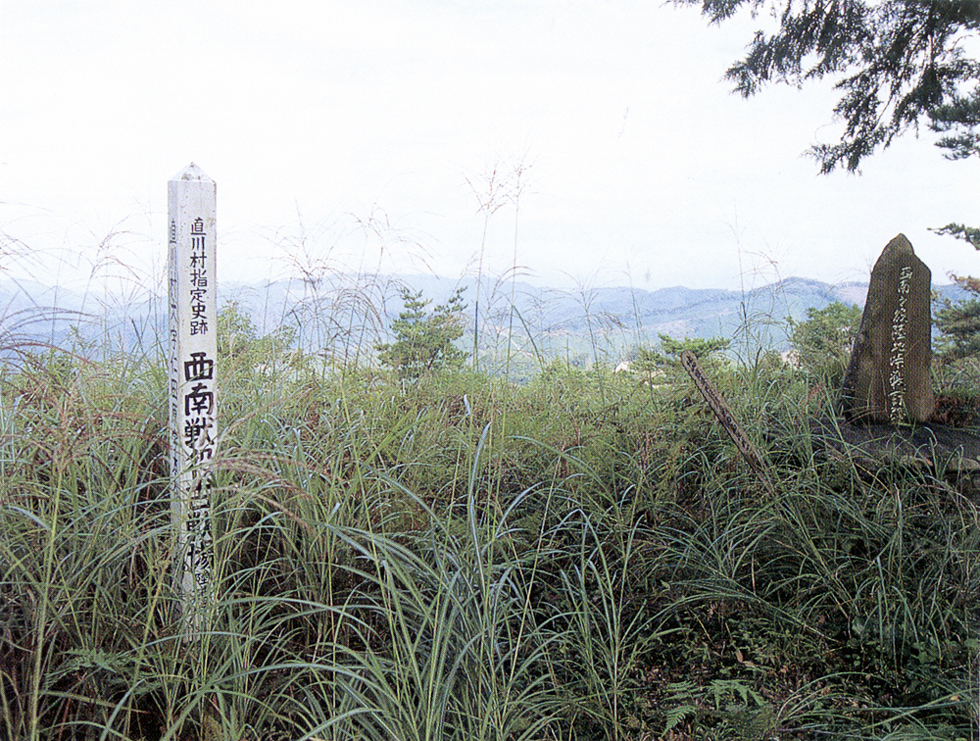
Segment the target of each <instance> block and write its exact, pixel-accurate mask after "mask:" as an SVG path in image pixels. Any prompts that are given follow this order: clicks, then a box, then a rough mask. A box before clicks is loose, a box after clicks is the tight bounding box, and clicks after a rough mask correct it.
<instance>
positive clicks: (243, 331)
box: [217, 301, 297, 372]
mask: <svg viewBox="0 0 980 741" xmlns="http://www.w3.org/2000/svg"><path fill="white" fill-rule="evenodd" d="M217 332H218V337H217V345H218V357H219V358H220V359H222V360H224V361H227V362H229V363H230V369H231V370H232V371H239V370H242V371H249V372H251V371H253V370H254V369H255V367H256V366H258V365H260V364H262V365H268V366H271V367H273V368H275V367H285V366H287V365H291V364H292V363H294V362H295V361H296V360H297V357H296V356H295V355H294V353H293V352H292V349H291V348H292V347H293V345H294V343H295V341H296V330H295V328H293V327H290V326H287V325H282V326H280V327H278V328H277V329H275V330H274V331H273V332H270V333H269V334H266V335H264V336H262V337H260V336H259V334H258V330H257V329H256V327H255V323H254V322H253V321H252V318H251V317H250V316H249V315H248V314H247V313H246V312H245V311H244V310H243V309H242V307H241V306H240V305H239V304H238V302H237V301H232V302H230V303H228V304H226V305H225V306H223V307H222V308H221V310H220V311H219V312H218V323H217Z"/></svg>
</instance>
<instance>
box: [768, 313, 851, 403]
mask: <svg viewBox="0 0 980 741" xmlns="http://www.w3.org/2000/svg"><path fill="white" fill-rule="evenodd" d="M786 321H787V322H788V323H789V328H790V333H789V341H790V344H792V346H793V349H794V350H795V351H796V353H797V363H798V365H799V367H800V369H801V370H803V371H805V372H806V373H808V374H811V375H814V376H818V377H820V378H822V379H824V380H826V381H827V382H828V383H830V384H831V385H833V384H838V383H840V381H842V380H843V379H844V371H845V370H846V368H847V363H848V360H849V359H850V355H851V344H852V343H853V342H854V338H855V337H857V333H858V328H859V326H860V325H861V308H860V307H859V306H855V305H853V304H844V303H841V302H840V301H834V302H833V303H832V304H830V305H828V306H826V307H824V308H823V309H816V308H813V307H811V308H809V309H807V310H806V319H805V320H803V321H800V322H798V321H795V320H794V319H793V318H792V317H789V318H787V320H786Z"/></svg>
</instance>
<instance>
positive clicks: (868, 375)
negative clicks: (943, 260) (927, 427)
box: [841, 234, 935, 425]
mask: <svg viewBox="0 0 980 741" xmlns="http://www.w3.org/2000/svg"><path fill="white" fill-rule="evenodd" d="M931 278H932V276H931V273H930V271H929V268H928V267H926V265H925V264H924V263H923V262H922V261H921V260H920V259H919V258H918V257H916V256H915V252H914V251H913V250H912V245H911V244H910V243H909V241H908V239H906V238H905V236H904V235H902V234H899V235H898V236H897V237H895V238H894V239H893V240H892V241H891V242H889V243H888V244H887V245H886V246H885V249H884V250H883V251H882V253H881V256H880V257H879V258H878V261H877V262H876V263H875V265H874V268H873V269H872V271H871V282H870V285H869V286H868V299H867V301H866V302H865V305H864V314H863V315H862V317H861V326H860V328H859V330H858V336H857V338H856V339H855V341H854V348H853V350H852V351H851V359H850V362H849V363H848V365H847V371H846V373H845V374H844V383H843V385H842V387H841V407H842V411H843V413H844V415H845V416H846V417H847V418H848V419H850V420H851V421H854V422H877V423H886V424H891V425H900V424H908V423H915V422H926V421H928V420H929V418H930V417H931V416H932V412H933V407H934V405H935V398H934V396H933V391H932V379H931V375H930V374H931V365H932V316H931V308H930V301H931V295H930V291H931Z"/></svg>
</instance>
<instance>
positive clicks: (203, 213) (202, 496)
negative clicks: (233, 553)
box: [167, 162, 218, 640]
mask: <svg viewBox="0 0 980 741" xmlns="http://www.w3.org/2000/svg"><path fill="white" fill-rule="evenodd" d="M167 185H168V187H167V196H168V199H167V201H168V207H169V238H168V243H169V260H168V263H169V264H168V267H169V276H170V279H169V303H170V312H169V313H170V325H169V335H170V360H169V368H168V371H169V373H168V376H169V396H170V467H171V475H172V482H173V483H172V487H173V492H172V498H171V512H172V517H173V523H174V527H175V529H176V530H177V551H178V552H177V553H176V554H175V558H174V559H173V563H174V579H175V581H176V584H177V587H178V590H179V592H180V594H181V610H182V615H183V621H184V631H185V639H187V640H189V639H190V638H191V637H192V635H193V633H195V632H197V631H199V630H201V629H202V628H203V626H204V623H205V619H206V617H207V614H208V611H209V608H210V605H211V604H212V603H213V598H214V594H213V587H212V584H211V567H212V562H213V558H214V555H213V544H212V540H211V501H210V494H211V489H212V486H213V482H212V476H211V473H210V470H209V467H208V463H209V462H210V460H211V459H212V458H213V457H214V453H215V441H216V439H217V400H216V398H215V397H216V394H215V380H216V375H217V374H216V357H217V335H216V332H217V318H218V316H217V314H218V310H217V299H216V296H215V274H214V270H215V194H216V188H215V183H214V181H213V180H212V179H211V178H209V177H208V176H207V175H205V174H204V172H203V171H202V170H201V169H200V168H199V167H198V166H197V165H195V164H194V163H193V162H192V163H191V164H190V165H188V166H187V167H186V168H185V169H184V170H183V171H182V172H180V173H179V174H178V175H177V176H176V177H175V178H174V179H173V180H171V181H170V182H169V183H168V184H167Z"/></svg>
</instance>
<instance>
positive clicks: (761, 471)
mask: <svg viewBox="0 0 980 741" xmlns="http://www.w3.org/2000/svg"><path fill="white" fill-rule="evenodd" d="M681 365H683V366H684V370H686V371H687V373H688V375H689V376H690V377H691V379H692V380H693V381H694V385H695V386H697V387H698V391H700V392H701V396H703V397H704V400H705V401H706V402H708V406H710V407H711V411H713V412H714V413H715V417H717V419H718V421H719V422H720V423H721V426H722V427H723V428H725V432H727V433H728V436H729V437H730V438H731V439H732V442H734V443H735V446H736V447H737V448H738V449H739V451H740V452H741V453H742V457H743V458H745V461H746V462H747V463H748V464H749V466H751V468H752V470H753V471H755V473H756V475H757V476H758V477H759V478H760V479H761V480H762V483H763V485H765V487H766V489H767V490H768V491H769V493H770V494H775V489H774V488H773V485H772V482H771V481H770V480H769V476H768V474H767V473H766V467H765V464H764V463H763V462H762V458H761V457H760V456H759V451H757V450H756V449H755V446H754V445H753V444H752V441H751V440H749V438H748V437H746V435H745V433H744V432H743V431H742V428H741V426H740V425H739V423H738V421H737V420H736V419H735V417H733V416H732V412H731V410H730V409H729V408H728V404H727V403H726V402H725V397H723V396H722V395H721V392H720V391H719V390H718V389H716V388H715V385H714V384H713V383H711V381H710V380H709V379H708V377H707V376H706V375H705V374H704V370H702V368H701V364H700V363H698V359H697V358H696V357H694V354H693V353H692V352H691V351H690V350H684V352H682V353H681Z"/></svg>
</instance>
